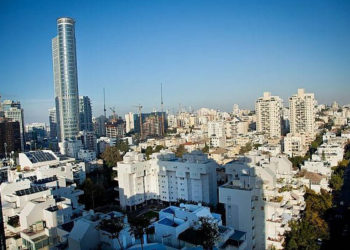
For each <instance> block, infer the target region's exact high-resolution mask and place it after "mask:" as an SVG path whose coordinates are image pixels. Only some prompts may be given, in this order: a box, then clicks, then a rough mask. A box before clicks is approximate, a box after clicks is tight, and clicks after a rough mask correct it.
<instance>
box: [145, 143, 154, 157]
mask: <svg viewBox="0 0 350 250" xmlns="http://www.w3.org/2000/svg"><path fill="white" fill-rule="evenodd" d="M145 154H146V158H147V160H149V156H150V155H151V154H153V148H152V147H151V146H148V147H147V148H146V150H145Z"/></svg>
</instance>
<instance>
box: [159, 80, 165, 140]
mask: <svg viewBox="0 0 350 250" xmlns="http://www.w3.org/2000/svg"><path fill="white" fill-rule="evenodd" d="M160 105H161V111H162V136H164V134H165V131H164V103H163V83H161V84H160Z"/></svg>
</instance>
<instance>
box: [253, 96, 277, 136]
mask: <svg viewBox="0 0 350 250" xmlns="http://www.w3.org/2000/svg"><path fill="white" fill-rule="evenodd" d="M282 109H283V103H282V99H281V98H279V97H278V96H271V94H270V92H264V96H262V97H260V98H259V99H258V100H257V101H256V102H255V111H256V116H257V121H256V130H257V131H258V132H262V133H264V134H265V135H266V136H268V137H270V138H273V137H280V136H281V132H282V130H281V125H282Z"/></svg>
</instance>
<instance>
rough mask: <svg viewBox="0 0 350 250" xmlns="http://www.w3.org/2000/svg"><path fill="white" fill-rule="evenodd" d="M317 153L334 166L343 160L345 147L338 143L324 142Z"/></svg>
mask: <svg viewBox="0 0 350 250" xmlns="http://www.w3.org/2000/svg"><path fill="white" fill-rule="evenodd" d="M316 153H317V154H318V156H319V157H320V158H321V160H323V161H326V162H328V163H329V164H330V166H332V167H334V166H337V165H338V162H340V161H341V160H343V156H344V148H343V147H342V146H341V145H338V144H333V143H332V144H329V143H323V144H322V145H321V146H319V147H318V148H317V152H316Z"/></svg>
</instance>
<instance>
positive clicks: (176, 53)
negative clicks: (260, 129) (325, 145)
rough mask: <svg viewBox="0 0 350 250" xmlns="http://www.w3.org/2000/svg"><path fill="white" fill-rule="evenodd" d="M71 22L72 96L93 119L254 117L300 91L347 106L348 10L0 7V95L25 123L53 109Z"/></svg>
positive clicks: (306, 5)
mask: <svg viewBox="0 0 350 250" xmlns="http://www.w3.org/2000/svg"><path fill="white" fill-rule="evenodd" d="M61 16H70V17H73V18H75V20H76V39H77V56H78V78H79V94H80V95H87V96H89V97H90V98H91V99H92V104H93V112H94V115H99V114H101V113H102V112H103V108H102V107H103V94H102V93H103V90H102V89H103V87H104V88H105V89H106V103H107V106H108V107H110V106H115V107H116V109H117V113H119V114H123V113H125V112H128V111H132V112H136V108H134V107H133V105H136V104H139V103H140V104H142V105H143V106H144V107H145V108H144V110H145V111H151V110H152V109H153V108H159V106H160V104H159V103H160V83H161V82H163V90H164V91H163V92H164V103H165V107H166V108H168V109H170V110H171V111H172V110H173V109H177V108H178V107H179V104H181V105H182V106H192V107H194V108H199V107H210V108H217V109H220V110H227V111H230V110H231V108H232V105H233V104H234V103H238V104H240V106H242V107H246V108H253V107H254V101H255V100H256V98H257V97H259V96H261V95H262V93H263V91H270V92H272V94H273V95H279V96H281V97H282V98H283V99H284V100H285V102H287V98H288V97H289V96H290V95H292V94H294V93H296V90H297V88H300V87H303V88H305V89H306V91H308V92H314V93H315V94H316V98H317V99H318V101H319V102H320V103H331V102H332V101H333V100H337V101H339V102H340V103H341V104H345V103H350V98H349V91H350V46H349V45H350V1H334V0H332V1H321V0H317V1H312V0H309V1H233V0H232V1H194V0H187V1H181V0H177V1H170V0H169V1H137V0H133V1H86V0H85V1H77V0H75V1H62V0H60V1H53V0H50V1H25V0H23V1H16V0H9V1H7V0H1V1H0V30H1V36H0V94H1V96H2V98H3V99H15V100H19V101H21V102H22V104H23V108H24V109H25V122H34V121H45V122H47V119H48V118H47V116H48V111H47V109H48V108H50V107H52V106H53V104H54V101H53V100H54V88H53V86H54V85H53V74H52V58H51V39H52V38H53V37H54V36H55V35H56V18H58V17H61Z"/></svg>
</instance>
